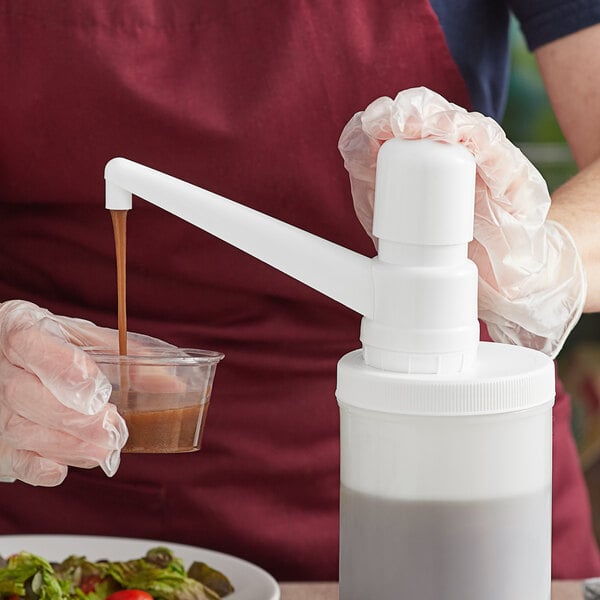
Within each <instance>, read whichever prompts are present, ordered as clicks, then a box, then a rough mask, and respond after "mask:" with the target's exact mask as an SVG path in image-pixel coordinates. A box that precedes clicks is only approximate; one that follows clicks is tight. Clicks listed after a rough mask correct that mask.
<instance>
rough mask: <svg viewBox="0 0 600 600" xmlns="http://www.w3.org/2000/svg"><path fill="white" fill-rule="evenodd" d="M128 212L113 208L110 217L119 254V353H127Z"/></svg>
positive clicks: (116, 250) (117, 253) (117, 254)
mask: <svg viewBox="0 0 600 600" xmlns="http://www.w3.org/2000/svg"><path fill="white" fill-rule="evenodd" d="M127 212H128V211H126V210H111V211H110V217H111V219H112V224H113V233H114V236H115V253H116V256H117V315H118V324H119V354H120V355H121V356H126V355H127V302H126V288H127V275H126V273H127V271H126V264H127V259H126V257H127V252H126V249H127Z"/></svg>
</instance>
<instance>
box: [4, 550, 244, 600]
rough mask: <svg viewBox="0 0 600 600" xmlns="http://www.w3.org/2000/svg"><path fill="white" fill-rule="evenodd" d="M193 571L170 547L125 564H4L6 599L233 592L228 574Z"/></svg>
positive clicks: (176, 598) (180, 598)
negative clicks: (136, 592)
mask: <svg viewBox="0 0 600 600" xmlns="http://www.w3.org/2000/svg"><path fill="white" fill-rule="evenodd" d="M1 560H2V559H1V557H0V561H1ZM199 565H202V566H199ZM192 567H193V568H190V572H189V574H188V573H186V571H185V567H184V564H183V561H182V560H181V559H179V558H177V557H175V556H174V555H173V553H172V552H171V550H169V549H168V548H165V547H157V548H152V549H151V550H149V551H148V552H147V554H146V556H144V557H143V558H138V559H133V560H128V561H123V562H109V561H100V562H91V561H89V560H87V558H85V557H83V556H69V557H68V558H66V559H65V560H64V561H63V562H61V563H60V564H55V565H51V564H50V563H49V562H48V561H46V560H44V559H43V558H40V557H38V556H35V555H33V554H29V553H27V552H20V553H19V554H15V555H14V556H11V557H10V558H9V559H8V561H7V564H6V566H4V567H3V566H1V564H0V600H2V599H3V598H8V597H10V596H13V595H15V594H16V595H18V596H21V597H23V598H24V600H105V598H107V596H109V595H110V594H112V593H113V592H115V591H118V590H123V589H137V590H143V591H145V592H148V593H149V594H150V595H151V596H152V597H153V598H155V600H219V599H220V598H222V597H224V596H226V595H227V594H229V593H231V592H232V591H233V587H232V586H231V583H230V582H229V580H228V579H227V578H226V577H225V576H224V575H223V574H222V573H219V572H218V571H215V570H214V569H211V568H210V567H208V566H207V565H203V564H202V563H194V565H193V566H192Z"/></svg>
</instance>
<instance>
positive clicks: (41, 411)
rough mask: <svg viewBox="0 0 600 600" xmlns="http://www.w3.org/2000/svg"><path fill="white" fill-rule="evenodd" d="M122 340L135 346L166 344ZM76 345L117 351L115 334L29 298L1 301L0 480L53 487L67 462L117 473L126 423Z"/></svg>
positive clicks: (140, 339)
mask: <svg viewBox="0 0 600 600" xmlns="http://www.w3.org/2000/svg"><path fill="white" fill-rule="evenodd" d="M128 337H129V340H130V341H131V344H132V345H133V346H134V347H135V346H137V347H149V346H157V345H160V346H165V347H169V346H170V345H169V344H166V343H165V342H161V341H160V340H156V339H154V338H150V337H147V336H142V335H138V334H129V336H128ZM80 346H103V347H109V348H118V332H117V331H115V330H112V329H106V328H101V327H97V326H96V325H94V324H93V323H91V322H89V321H84V320H82V319H73V318H69V317H59V316H55V315H53V314H52V313H50V312H49V311H47V310H45V309H43V308H40V307H38V306H36V305H35V304H31V303H30V302H25V301H20V300H12V301H9V302H4V303H3V304H0V350H1V353H0V382H1V384H2V385H1V387H0V481H14V480H16V479H20V480H22V481H24V482H26V483H29V484H32V485H44V486H53V485H58V484H60V483H61V482H62V481H63V480H64V478H65V477H66V475H67V468H68V466H76V467H83V468H92V467H96V466H100V467H101V468H102V470H103V471H104V472H105V473H106V474H107V475H109V476H112V475H114V473H115V472H116V470H117V468H118V466H119V461H120V451H121V449H122V448H123V446H124V445H125V442H126V441H127V435H128V434H127V427H126V426H125V422H124V421H123V419H122V417H121V416H120V415H119V414H118V413H117V410H116V408H115V406H114V405H112V404H110V403H108V400H109V398H110V393H111V386H110V383H109V382H108V380H107V379H106V377H105V376H104V375H103V374H102V373H101V371H100V370H99V369H98V367H97V366H96V363H95V362H94V361H93V360H92V359H91V358H90V357H89V356H88V355H87V354H85V352H83V351H82V350H81V349H80V348H79V347H80Z"/></svg>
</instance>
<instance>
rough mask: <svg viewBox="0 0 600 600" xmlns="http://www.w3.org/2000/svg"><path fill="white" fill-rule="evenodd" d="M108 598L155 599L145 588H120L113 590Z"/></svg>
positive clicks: (117, 599) (126, 599) (118, 599)
mask: <svg viewBox="0 0 600 600" xmlns="http://www.w3.org/2000/svg"><path fill="white" fill-rule="evenodd" d="M106 600H154V598H152V596H151V595H150V594H149V593H148V592H144V591H143V590H119V591H118V592H113V593H112V594H111V595H110V596H108V597H107V598H106Z"/></svg>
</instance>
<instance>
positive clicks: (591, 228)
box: [535, 24, 600, 312]
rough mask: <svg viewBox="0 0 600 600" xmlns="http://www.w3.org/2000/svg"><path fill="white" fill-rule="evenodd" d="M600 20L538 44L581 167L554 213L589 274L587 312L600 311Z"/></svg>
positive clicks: (558, 196) (557, 195)
mask: <svg viewBox="0 0 600 600" xmlns="http://www.w3.org/2000/svg"><path fill="white" fill-rule="evenodd" d="M599 48H600V24H599V25H595V26H592V27H589V28H587V29H583V30H581V31H579V32H577V33H575V34H572V35H569V36H567V37H564V38H561V39H559V40H556V41H554V42H551V43H549V44H546V45H544V46H541V47H540V48H539V49H537V50H536V52H535V55H536V58H537V60H538V64H539V68H540V72H541V74H542V78H543V79H544V83H545V85H546V89H547V91H548V95H549V97H550V101H551V103H552V107H553V108H554V112H555V114H556V117H557V119H558V122H559V124H560V126H561V129H562V131H563V133H564V135H565V138H566V140H567V143H568V144H569V147H570V148H571V152H572V153H573V156H574V158H575V160H576V162H577V165H578V167H579V168H580V169H581V170H580V172H579V173H578V174H577V175H576V176H575V177H573V178H572V179H571V180H569V181H568V182H567V183H566V184H564V185H563V186H562V187H560V188H559V189H558V190H556V192H554V194H553V196H552V207H551V209H550V214H549V218H550V219H553V220H555V221H558V222H559V223H562V224H563V225H564V226H565V227H566V228H567V229H568V230H569V231H570V233H571V235H572V236H573V238H574V239H575V243H576V245H577V247H578V249H579V252H580V254H581V257H582V259H583V263H584V266H585V271H586V275H587V279H588V295H587V300H586V304H585V311H586V312H598V311H600V52H599V51H598V49H599Z"/></svg>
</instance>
